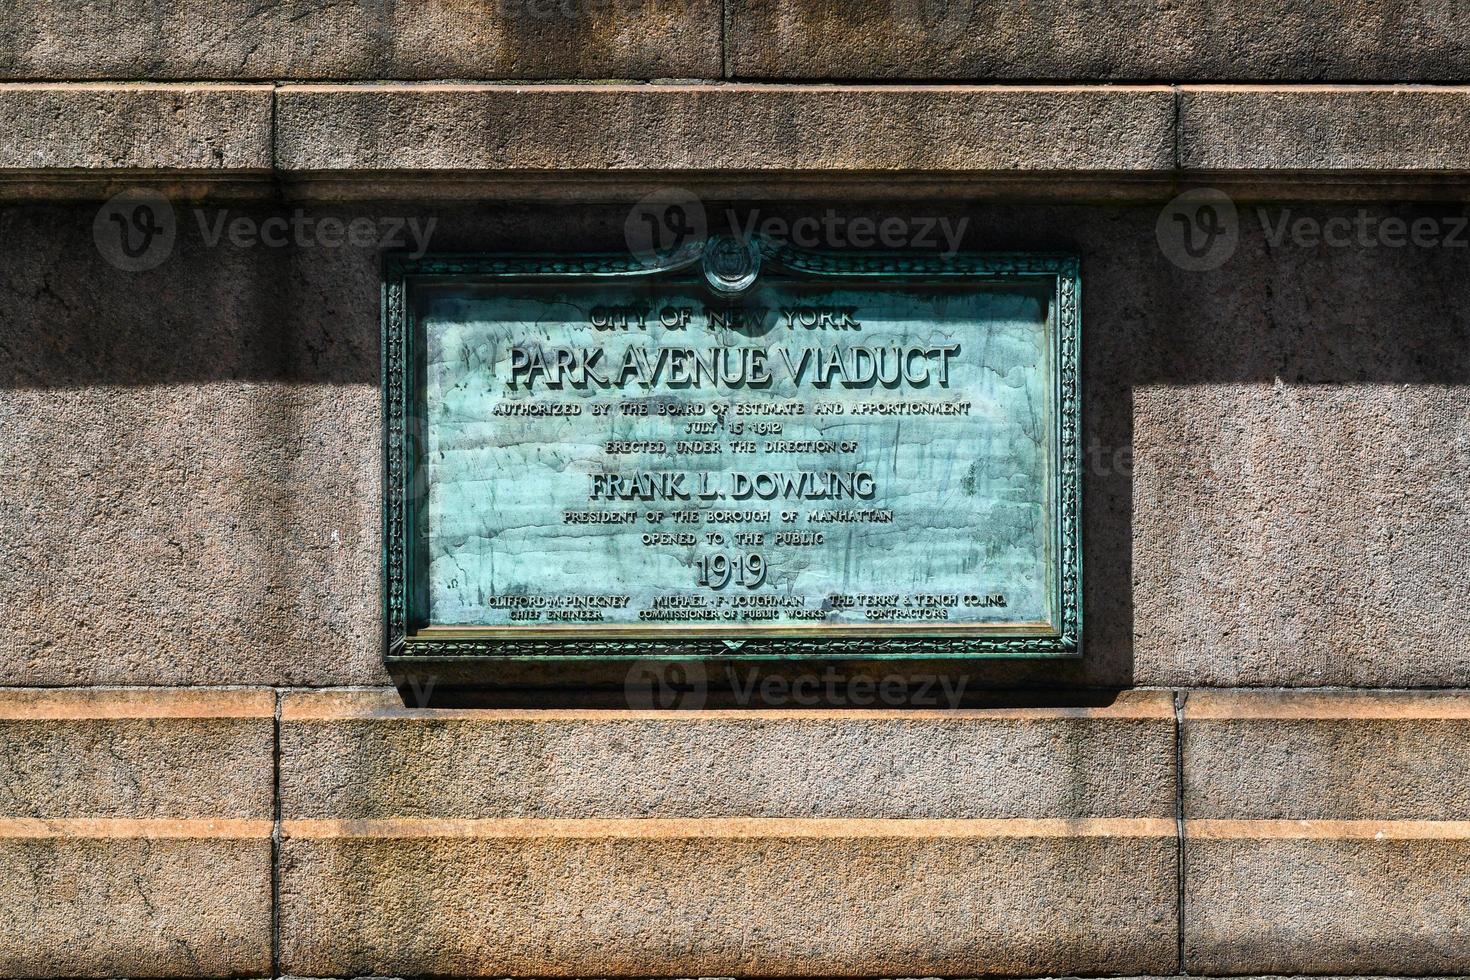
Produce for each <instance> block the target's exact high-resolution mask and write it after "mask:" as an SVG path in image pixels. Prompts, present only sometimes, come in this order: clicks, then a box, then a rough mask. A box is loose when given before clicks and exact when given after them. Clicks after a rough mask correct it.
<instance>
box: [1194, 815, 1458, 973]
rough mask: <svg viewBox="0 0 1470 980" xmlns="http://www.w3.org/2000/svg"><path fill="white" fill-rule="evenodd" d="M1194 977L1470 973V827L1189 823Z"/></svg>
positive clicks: (1370, 823)
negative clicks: (1468, 930) (1468, 931)
mask: <svg viewBox="0 0 1470 980" xmlns="http://www.w3.org/2000/svg"><path fill="white" fill-rule="evenodd" d="M1185 836H1186V838H1187V839H1188V844H1187V847H1186V855H1185V872H1184V875H1185V906H1184V923H1185V925H1184V966H1185V969H1186V970H1188V971H1189V972H1190V973H1193V974H1203V975H1206V976H1228V975H1234V974H1240V973H1259V974H1266V975H1289V974H1296V973H1343V974H1370V975H1392V974H1402V975H1411V974H1414V973H1416V972H1418V973H1451V974H1454V973H1463V972H1465V971H1466V970H1467V969H1470V942H1467V940H1466V936H1465V914H1466V913H1465V910H1466V908H1467V907H1470V824H1467V823H1466V822H1463V821H1460V822H1455V823H1443V822H1433V821H1424V822H1382V823H1380V822H1376V821H1361V822H1359V821H1321V822H1308V823H1301V822H1297V821H1282V822H1281V823H1280V824H1273V823H1271V822H1256V821H1249V822H1239V821H1190V822H1188V824H1187V825H1186V830H1185Z"/></svg>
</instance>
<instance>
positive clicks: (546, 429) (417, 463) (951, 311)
mask: <svg viewBox="0 0 1470 980" xmlns="http://www.w3.org/2000/svg"><path fill="white" fill-rule="evenodd" d="M1078 300H1079V282H1078V276H1077V263H1076V260H1075V259H1074V258H1072V257H1067V256H1053V255H959V256H954V257H933V258H925V257H916V256H912V255H910V256H893V255H874V254H867V253H861V254H835V253H817V252H810V251H800V250H795V249H790V248H785V247H777V246H773V245H759V244H752V243H747V242H742V241H739V240H736V239H730V238H722V239H715V240H712V241H711V242H709V243H707V244H705V245H703V246H702V248H701V249H699V250H692V251H689V252H687V253H682V254H678V255H674V256H671V257H668V258H667V259H666V260H665V261H663V262H662V263H661V264H659V265H658V266H655V267H649V266H647V265H645V264H643V263H640V262H639V261H638V260H636V259H634V258H619V257H611V256H609V257H597V256H592V257H577V258H557V257H516V256H466V257H428V258H423V259H414V260H408V259H394V260H390V262H389V265H388V269H387V274H386V277H385V283H384V344H383V350H384V356H383V363H384V392H385V419H386V427H387V432H386V438H385V440H384V445H385V455H386V460H385V474H386V487H385V494H384V497H385V542H386V546H385V575H384V581H385V590H386V596H385V605H386V623H387V633H388V636H387V642H388V656H389V658H390V660H392V659H400V660H421V659H434V658H442V657H454V658H460V657H488V658H495V657H511V658H553V659H554V658H588V659H615V658H620V657H632V658H646V657H689V656H722V657H728V656H739V657H759V658H786V657H790V658H799V657H824V658H843V659H853V658H900V657H904V658H921V657H978V656H1074V655H1077V654H1078V653H1079V652H1080V649H1081V626H1082V612H1081V604H1080V596H1081V543H1080V529H1079V528H1080V486H1079V473H1080V465H1079V464H1080V451H1079V405H1080V401H1079V379H1078V354H1079V343H1080V324H1079V318H1078Z"/></svg>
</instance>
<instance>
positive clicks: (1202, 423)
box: [1133, 257, 1470, 686]
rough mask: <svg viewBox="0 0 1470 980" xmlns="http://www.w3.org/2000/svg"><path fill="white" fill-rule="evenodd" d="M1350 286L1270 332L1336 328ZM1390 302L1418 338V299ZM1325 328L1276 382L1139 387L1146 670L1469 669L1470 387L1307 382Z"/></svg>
mask: <svg viewBox="0 0 1470 980" xmlns="http://www.w3.org/2000/svg"><path fill="white" fill-rule="evenodd" d="M1286 261H1287V262H1288V263H1289V264H1291V265H1295V264H1296V260H1294V259H1288V260H1286ZM1431 261H1435V262H1438V261H1439V257H1435V258H1434V259H1433V260H1431ZM1241 272H1242V273H1243V274H1247V275H1249V274H1250V273H1249V270H1241ZM1264 274H1266V275H1273V274H1272V273H1264ZM1343 288H1346V287H1343ZM1298 290H1299V287H1292V290H1291V291H1292V292H1293V293H1297V292H1298ZM1300 299H1301V300H1305V296H1301V297H1300ZM1202 301H1203V302H1209V300H1208V299H1203V300H1202ZM1351 301H1352V299H1351V293H1350V292H1349V293H1346V294H1344V295H1340V296H1329V297H1327V298H1325V299H1324V300H1323V301H1322V304H1323V308H1322V309H1320V310H1319V311H1318V312H1316V313H1310V314H1309V313H1305V311H1303V312H1300V313H1298V312H1291V313H1286V314H1285V316H1283V318H1282V320H1281V321H1279V322H1278V324H1277V325H1276V326H1275V327H1274V328H1272V329H1271V331H1270V333H1272V334H1275V335H1277V336H1278V337H1279V336H1281V335H1288V334H1289V333H1294V332H1295V331H1297V330H1318V329H1321V330H1327V329H1330V325H1329V323H1328V319H1329V318H1330V317H1332V316H1333V315H1334V314H1332V313H1330V312H1329V309H1339V308H1341V307H1342V306H1343V305H1344V304H1346V303H1349V302H1351ZM1214 302H1220V299H1219V297H1215V299H1214ZM1296 302H1298V297H1296V296H1294V297H1293V298H1292V299H1291V300H1290V304H1291V305H1293V306H1294V305H1295V303H1296ZM1284 306H1285V304H1283V307H1284ZM1452 308H1453V307H1452V306H1451V305H1445V306H1444V307H1443V311H1444V312H1445V313H1448V311H1449V310H1450V309H1452ZM1230 309H1232V307H1231V306H1230V305H1229V303H1228V302H1226V303H1222V304H1221V306H1220V310H1221V311H1222V314H1223V312H1224V311H1227V310H1230ZM1217 315H1218V314H1217ZM1382 315H1385V316H1387V317H1389V319H1390V321H1391V322H1392V323H1393V324H1394V326H1393V328H1392V329H1393V331H1394V332H1395V333H1396V334H1397V337H1396V338H1393V339H1390V338H1389V337H1387V336H1385V337H1384V338H1383V341H1382V342H1383V344H1384V345H1385V347H1400V348H1402V347H1403V346H1406V345H1410V344H1413V343H1415V338H1414V328H1413V327H1411V326H1410V325H1409V324H1410V323H1411V319H1412V318H1411V314H1408V313H1407V312H1406V311H1401V312H1400V313H1398V314H1391V313H1387V312H1386V309H1385V312H1384V313H1383V314H1382ZM1180 316H1181V317H1185V314H1184V313H1181V314H1180ZM1349 316H1352V317H1354V318H1355V317H1356V316H1357V314H1349ZM1288 317H1289V319H1288ZM1195 323H1196V326H1199V325H1200V321H1195ZM1360 336H1361V335H1360ZM1160 339H1161V338H1160ZM1444 339H1445V342H1446V343H1448V344H1453V343H1455V338H1454V337H1453V332H1451V335H1450V336H1448V337H1446V338H1444ZM1276 342H1277V341H1276V339H1275V338H1272V339H1269V340H1268V343H1272V344H1275V343H1276ZM1313 343H1314V342H1313V341H1310V340H1308V339H1307V338H1306V337H1305V336H1304V337H1303V339H1302V340H1301V342H1300V343H1297V342H1290V343H1288V345H1287V353H1286V356H1287V358H1288V360H1286V361H1285V362H1284V365H1283V367H1284V371H1283V372H1282V373H1283V374H1286V375H1287V376H1286V377H1278V378H1277V379H1276V380H1275V381H1274V382H1271V383H1256V384H1250V383H1246V384H1214V385H1212V384H1202V385H1197V386H1194V387H1190V388H1188V389H1187V390H1185V389H1180V388H1177V387H1174V386H1171V385H1157V386H1153V385H1150V386H1148V387H1144V388H1135V389H1134V392H1133V404H1134V430H1133V445H1134V449H1135V454H1134V459H1135V468H1134V476H1133V482H1134V497H1133V501H1134V509H1135V515H1137V517H1136V520H1135V525H1134V546H1133V564H1134V574H1135V578H1134V585H1133V598H1134V612H1135V616H1136V617H1137V622H1138V623H1139V625H1140V627H1141V628H1139V629H1137V630H1136V635H1137V643H1136V646H1135V650H1136V652H1137V656H1138V661H1139V665H1140V670H1139V673H1138V675H1137V676H1138V678H1139V680H1140V681H1141V682H1142V683H1155V684H1179V685H1188V684H1201V685H1209V684H1219V685H1230V684H1241V685H1268V684H1281V685H1287V686H1315V685H1323V686H1325V685H1334V684H1347V685H1351V684H1362V685H1382V686H1413V685H1445V684H1451V685H1453V684H1463V683H1466V682H1467V680H1470V651H1467V649H1466V647H1465V645H1464V643H1463V642H1462V641H1461V635H1462V633H1463V629H1462V626H1461V624H1462V623H1463V610H1464V609H1465V608H1466V603H1467V602H1470V551H1467V550H1466V549H1465V548H1464V547H1462V546H1461V545H1462V542H1464V541H1465V540H1467V534H1470V498H1467V495H1466V493H1465V486H1464V481H1463V480H1461V479H1460V477H1459V474H1462V473H1464V472H1466V467H1467V465H1470V439H1467V438H1466V433H1467V430H1466V418H1467V411H1470V388H1466V387H1465V386H1464V385H1458V386H1456V385H1430V384H1425V385H1410V384H1402V385H1394V386H1388V385H1379V384H1363V383H1359V382H1354V381H1348V382H1345V383H1337V384H1310V383H1308V384H1302V383H1291V382H1296V381H1299V380H1300V373H1299V372H1301V371H1302V370H1303V369H1305V370H1307V371H1312V370H1313V368H1311V367H1310V366H1307V365H1309V364H1310V362H1314V361H1315V362H1320V360H1321V358H1320V356H1319V355H1318V354H1316V353H1314V352H1312V351H1311V346H1312V345H1313ZM1323 343H1324V344H1330V343H1331V342H1327V341H1324V342H1323ZM1292 348H1294V349H1295V353H1293V352H1292ZM1342 351H1343V348H1336V353H1335V354H1333V355H1332V356H1334V357H1336V356H1341V354H1342ZM1387 356H1390V357H1394V356H1401V355H1399V354H1394V353H1388V354H1387ZM1431 356H1432V355H1431ZM1443 356H1444V357H1445V358H1447V359H1448V363H1453V362H1454V359H1455V358H1456V356H1457V354H1456V352H1455V351H1454V350H1453V348H1449V349H1446V350H1445V351H1444V354H1443ZM1460 356H1463V355H1460ZM1293 359H1296V360H1297V364H1298V365H1301V366H1298V367H1296V368H1295V369H1294V368H1293V366H1292V360H1293ZM1334 370H1336V369H1334ZM1364 370H1365V371H1366V370H1369V369H1366V368H1365V369H1364ZM1293 371H1295V372H1297V376H1295V377H1293V376H1292V372H1293ZM1390 373H1391V372H1390ZM1288 378H1290V381H1288Z"/></svg>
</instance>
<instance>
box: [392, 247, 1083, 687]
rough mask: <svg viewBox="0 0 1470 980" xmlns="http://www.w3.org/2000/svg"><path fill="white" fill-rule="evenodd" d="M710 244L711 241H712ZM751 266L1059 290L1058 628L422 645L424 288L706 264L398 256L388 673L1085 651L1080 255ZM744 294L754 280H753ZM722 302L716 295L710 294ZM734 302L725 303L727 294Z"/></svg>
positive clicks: (624, 258) (425, 641)
mask: <svg viewBox="0 0 1470 980" xmlns="http://www.w3.org/2000/svg"><path fill="white" fill-rule="evenodd" d="M711 244H712V243H711ZM757 247H758V249H759V251H758V253H757V254H756V264H757V266H758V267H759V269H760V270H761V271H764V270H768V269H775V270H779V271H780V272H783V273H785V274H787V275H790V276H794V277H800V278H801V279H802V280H804V281H808V282H822V281H831V282H834V283H835V282H838V281H842V280H847V281H851V282H861V281H863V280H874V279H883V280H890V281H891V280H909V281H914V280H917V281H932V282H948V283H953V282H955V281H957V280H968V281H972V282H975V283H976V284H984V283H1016V282H1028V283H1033V284H1042V285H1045V286H1047V287H1049V289H1050V294H1051V296H1050V299H1051V303H1052V305H1053V307H1052V308H1053V310H1054V311H1055V318H1056V330H1055V343H1054V353H1055V357H1056V360H1055V364H1056V373H1055V382H1056V395H1057V417H1056V420H1055V425H1056V435H1057V446H1058V468H1057V480H1056V493H1055V505H1056V514H1057V530H1056V546H1057V555H1058V558H1057V590H1058V600H1059V601H1058V607H1057V608H1058V610H1059V618H1060V626H1061V628H1060V630H1058V631H1057V632H1055V633H1047V634H1045V635H1040V634H1026V635H1009V636H1008V635H998V634H996V633H992V634H991V635H960V634H954V633H951V634H948V635H946V634H943V633H934V632H928V633H926V632H925V631H924V628H923V627H922V626H917V627H914V628H912V629H905V630H903V631H902V633H901V634H899V635H884V636H851V635H827V634H824V630H825V629H827V628H826V627H822V626H813V627H799V628H796V629H794V630H793V631H792V634H791V635H762V636H751V637H749V638H741V639H729V638H723V637H708V636H689V637H683V638H668V639H665V638H658V637H609V636H587V637H570V638H569V637H566V636H556V637H549V636H544V635H543V636H537V635H535V631H534V629H535V628H534V627H526V628H525V629H526V635H525V636H515V637H481V636H446V635H433V636H425V635H415V633H414V627H413V626H412V624H410V622H409V597H408V589H409V584H410V582H409V575H410V569H409V540H408V534H409V530H408V529H409V528H410V526H411V525H412V520H411V513H410V508H411V507H412V501H413V499H414V494H413V492H412V483H413V480H414V479H415V471H416V463H415V453H416V451H417V449H416V437H415V436H414V435H413V434H412V433H411V432H410V431H409V426H408V419H410V418H411V417H412V416H411V413H410V404H409V400H410V399H411V398H412V396H413V392H412V390H411V388H412V382H411V380H410V373H411V363H412V362H411V357H412V355H413V346H412V345H413V343H414V335H415V325H414V323H413V314H412V303H411V299H410V293H411V290H412V289H413V286H414V284H415V283H418V282H422V281H425V280H434V279H443V278H446V277H466V278H471V279H474V280H477V281H483V282H490V283H495V282H500V283H513V282H524V283H547V282H566V281H595V280H608V279H618V280H640V279H641V280H647V281H650V282H656V281H657V280H658V278H659V277H662V276H667V275H670V274H674V273H680V272H686V271H687V270H689V269H691V268H694V267H699V266H700V265H701V262H702V261H704V260H705V259H706V257H707V248H706V243H703V242H697V243H694V244H693V245H691V246H688V247H686V248H684V249H681V250H679V251H676V252H674V253H671V254H669V255H667V256H663V257H661V258H660V259H659V260H658V261H653V260H651V259H645V258H641V257H639V256H635V255H631V254H621V255H619V254H604V255H571V256H565V255H533V254H527V255H517V254H452V255H426V256H422V257H418V258H413V257H409V256H405V255H394V254H390V255H388V256H386V257H385V259H384V264H383V279H382V289H381V301H382V350H381V367H382V382H383V383H382V399H383V401H382V410H383V439H382V450H383V525H382V532H383V554H382V575H383V579H382V580H383V627H384V643H385V661H386V662H387V663H388V664H389V665H390V666H392V665H394V664H399V665H413V664H424V663H434V662H446V661H457V662H494V661H522V662H555V661H578V662H618V661H624V662H627V661H639V660H689V659H716V658H718V659H720V660H732V659H734V660H765V661H779V660H793V661H795V660H877V661H884V660H946V659H954V660H962V659H986V658H1074V657H1079V656H1081V653H1082V621H1083V616H1082V612H1083V610H1082V531H1081V528H1082V438H1081V431H1082V430H1081V423H1082V419H1081V415H1082V410H1081V344H1082V323H1081V289H1082V284H1081V277H1080V272H1079V268H1080V263H1079V260H1078V258H1077V257H1076V256H1075V255H1070V254H1063V253H956V254H954V255H928V254H895V253H879V252H831V251H816V250H808V249H798V248H794V247H790V246H785V245H779V244H774V243H771V242H760V243H758V246H757ZM746 285H748V283H747V284H746ZM712 292H713V293H715V294H716V295H719V291H717V290H715V289H713V288H712ZM725 295H727V296H728V295H729V293H728V292H727V293H725Z"/></svg>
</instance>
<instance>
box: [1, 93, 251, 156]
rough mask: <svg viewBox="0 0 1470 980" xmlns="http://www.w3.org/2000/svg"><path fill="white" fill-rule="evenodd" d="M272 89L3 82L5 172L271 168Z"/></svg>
mask: <svg viewBox="0 0 1470 980" xmlns="http://www.w3.org/2000/svg"><path fill="white" fill-rule="evenodd" d="M272 138H273V137H272V133H271V87H270V86H268V85H104V84H52V85H17V84H0V171H3V170H182V171H207V172H226V171H229V172H239V171H265V170H269V169H270V167H271V153H272V148H271V143H272Z"/></svg>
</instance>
